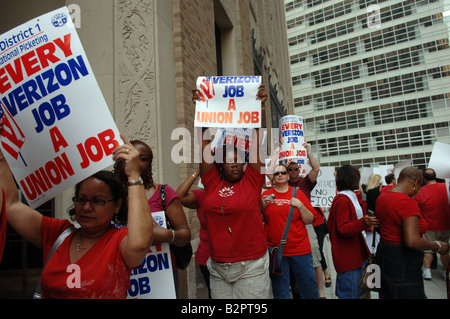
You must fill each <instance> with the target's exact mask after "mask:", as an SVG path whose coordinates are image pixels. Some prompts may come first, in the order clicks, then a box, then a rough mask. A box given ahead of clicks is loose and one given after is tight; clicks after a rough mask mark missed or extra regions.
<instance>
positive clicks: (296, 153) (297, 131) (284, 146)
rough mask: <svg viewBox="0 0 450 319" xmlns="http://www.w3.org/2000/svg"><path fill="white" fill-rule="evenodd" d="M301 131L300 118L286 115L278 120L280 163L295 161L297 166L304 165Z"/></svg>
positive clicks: (305, 158) (301, 122)
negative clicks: (282, 161)
mask: <svg viewBox="0 0 450 319" xmlns="http://www.w3.org/2000/svg"><path fill="white" fill-rule="evenodd" d="M303 130H304V127H303V117H301V116H296V115H287V116H284V117H282V118H281V119H280V161H281V160H288V161H290V160H293V159H295V161H296V162H297V163H298V164H306V162H307V155H306V149H305V148H304V147H303V143H304V142H305V138H304V135H303Z"/></svg>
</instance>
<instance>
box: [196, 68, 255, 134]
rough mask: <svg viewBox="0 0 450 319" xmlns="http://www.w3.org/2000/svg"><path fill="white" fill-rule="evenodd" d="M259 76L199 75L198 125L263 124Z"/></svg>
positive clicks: (253, 126) (235, 125)
mask: <svg viewBox="0 0 450 319" xmlns="http://www.w3.org/2000/svg"><path fill="white" fill-rule="evenodd" d="M261 81H262V80H261V77H260V76H213V77H211V76H202V77H199V78H198V79H197V90H198V93H199V96H200V98H201V101H197V102H196V107H195V121H194V126H196V127H235V128H259V127H261V101H259V100H257V99H256V95H257V93H258V88H259V86H260V85H261V83H262V82H261Z"/></svg>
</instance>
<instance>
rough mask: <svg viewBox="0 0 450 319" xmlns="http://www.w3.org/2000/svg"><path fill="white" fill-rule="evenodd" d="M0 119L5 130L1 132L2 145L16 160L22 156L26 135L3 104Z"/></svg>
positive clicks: (0, 108)
mask: <svg viewBox="0 0 450 319" xmlns="http://www.w3.org/2000/svg"><path fill="white" fill-rule="evenodd" d="M0 119H1V120H2V121H3V130H2V132H1V134H0V135H1V145H2V147H3V149H4V150H5V151H6V152H8V153H9V155H11V156H12V157H14V158H15V159H18V158H19V156H20V150H21V148H22V146H23V144H24V143H25V135H24V134H23V132H22V130H21V129H20V127H19V126H18V125H17V123H16V121H14V118H13V117H12V116H11V114H10V113H9V111H8V109H6V108H5V106H4V104H3V102H2V103H1V105H0Z"/></svg>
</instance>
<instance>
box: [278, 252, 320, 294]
mask: <svg viewBox="0 0 450 319" xmlns="http://www.w3.org/2000/svg"><path fill="white" fill-rule="evenodd" d="M270 267H272V265H270ZM282 267H283V274H282V275H273V274H272V273H271V274H270V279H271V281H272V291H273V297H274V298H275V299H290V298H291V295H290V270H291V269H292V271H293V272H294V275H295V279H296V280H297V285H298V288H299V292H300V296H301V298H302V299H319V290H318V288H317V282H316V274H315V272H314V268H313V260H312V255H311V254H307V255H300V256H289V257H286V256H283V262H282ZM270 270H271V271H272V269H270Z"/></svg>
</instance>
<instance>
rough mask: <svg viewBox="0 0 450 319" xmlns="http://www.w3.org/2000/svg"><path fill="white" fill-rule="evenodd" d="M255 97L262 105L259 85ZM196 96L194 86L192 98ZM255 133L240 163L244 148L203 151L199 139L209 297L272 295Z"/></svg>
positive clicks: (206, 142)
mask: <svg viewBox="0 0 450 319" xmlns="http://www.w3.org/2000/svg"><path fill="white" fill-rule="evenodd" d="M255 98H256V99H258V100H260V101H261V106H262V107H263V106H264V102H265V101H266V99H267V94H266V91H265V88H264V86H263V85H261V86H260V87H259V90H258V93H257V96H256V97H255ZM197 100H200V99H199V96H198V92H197V90H194V91H193V101H194V103H195V102H196V101H197ZM205 131H206V128H204V127H203V133H205ZM258 135H259V129H256V130H254V131H253V136H252V141H254V142H253V143H251V145H250V156H249V158H250V162H249V163H244V162H245V160H244V159H245V156H244V154H243V152H239V151H238V150H237V149H235V148H234V147H233V146H231V147H226V146H225V145H224V147H222V148H219V149H217V150H216V152H215V153H214V154H212V152H210V151H208V150H207V147H209V142H210V141H209V139H207V138H205V137H203V139H202V150H203V157H202V163H201V165H200V176H201V178H202V183H203V185H204V187H205V191H206V197H205V201H204V210H205V213H206V220H207V225H208V231H209V236H210V237H209V240H210V256H211V257H210V259H209V260H208V263H207V266H208V270H209V272H210V288H211V296H212V298H213V299H220V298H229V299H267V298H269V297H270V279H269V256H268V253H267V241H266V234H265V231H264V225H263V222H262V216H261V212H260V201H261V187H262V185H263V183H264V175H262V174H261V167H262V165H263V164H262V163H261V160H260V159H261V158H262V157H261V156H259V155H260V154H259V143H258V142H259V138H258V137H259V136H258ZM208 157H209V158H208ZM255 157H256V159H255ZM213 158H214V161H212V160H211V159H213ZM244 166H245V170H244Z"/></svg>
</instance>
